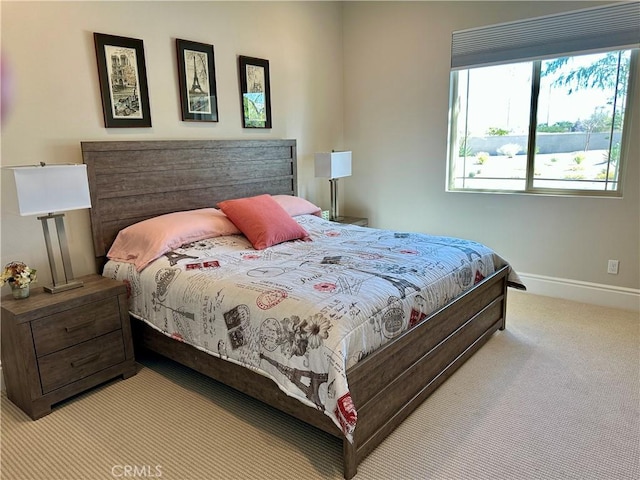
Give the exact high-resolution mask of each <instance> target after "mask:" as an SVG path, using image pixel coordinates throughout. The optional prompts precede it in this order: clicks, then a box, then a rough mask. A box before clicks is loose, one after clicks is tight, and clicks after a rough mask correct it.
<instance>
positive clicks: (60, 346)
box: [1, 275, 136, 420]
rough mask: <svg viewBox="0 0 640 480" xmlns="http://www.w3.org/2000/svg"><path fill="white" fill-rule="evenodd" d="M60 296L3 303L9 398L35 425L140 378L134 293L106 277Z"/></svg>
mask: <svg viewBox="0 0 640 480" xmlns="http://www.w3.org/2000/svg"><path fill="white" fill-rule="evenodd" d="M80 280H82V281H83V282H84V285H83V286H82V287H79V288H76V289H73V290H67V291H65V292H60V293H55V294H51V293H47V292H44V291H43V290H42V288H37V287H36V288H35V289H32V293H31V296H29V298H26V299H21V300H15V299H13V298H12V297H11V296H6V297H3V298H2V319H1V321H2V332H1V334H2V371H3V374H4V378H5V383H6V388H7V397H8V398H9V400H11V401H12V402H13V403H15V404H16V405H17V406H18V407H20V408H21V409H22V410H23V411H24V412H25V413H26V414H27V415H29V416H30V417H31V418H32V419H34V420H36V419H38V418H40V417H43V416H45V415H47V414H49V413H51V406H52V405H53V404H55V403H58V402H60V401H62V400H66V399H67V398H69V397H71V396H73V395H76V394H78V393H81V392H83V391H85V390H87V389H89V388H91V387H95V386H96V385H99V384H101V383H104V382H106V381H107V380H111V379H113V378H115V377H118V376H122V377H123V378H128V377H131V376H132V375H134V374H135V373H136V365H135V359H134V356H133V341H132V339H131V324H130V320H129V312H128V304H127V289H126V286H125V285H124V284H123V283H122V282H118V281H116V280H111V279H108V278H105V277H102V276H100V275H88V276H86V277H82V278H81V279H80Z"/></svg>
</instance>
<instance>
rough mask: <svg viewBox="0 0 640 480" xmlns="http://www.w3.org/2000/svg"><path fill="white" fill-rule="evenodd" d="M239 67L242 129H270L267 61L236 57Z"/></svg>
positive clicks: (269, 93)
mask: <svg viewBox="0 0 640 480" xmlns="http://www.w3.org/2000/svg"><path fill="white" fill-rule="evenodd" d="M238 63H239V65H240V102H241V105H242V126H243V127H244V128H271V92H270V90H271V86H270V83H269V61H268V60H263V59H261V58H253V57H245V56H242V55H240V56H239V57H238Z"/></svg>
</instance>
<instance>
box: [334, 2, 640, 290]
mask: <svg viewBox="0 0 640 480" xmlns="http://www.w3.org/2000/svg"><path fill="white" fill-rule="evenodd" d="M595 5H597V3H595V2H352V3H348V4H345V9H344V31H345V38H344V69H345V144H346V145H347V146H348V148H350V149H353V176H352V177H350V178H348V179H345V182H344V183H345V190H346V195H345V199H346V209H345V210H346V212H345V213H350V214H361V215H363V216H368V217H369V219H370V223H371V224H373V225H374V226H376V227H382V228H393V229H401V230H417V231H421V232H428V233H434V234H446V235H455V236H460V237H465V238H471V239H475V240H478V241H481V242H483V243H486V244H488V245H489V246H491V247H493V248H494V249H496V250H497V251H498V252H499V253H501V254H502V255H503V256H505V257H506V258H507V259H508V260H509V261H510V262H511V263H512V264H513V265H514V267H515V268H516V270H518V271H520V272H523V273H528V274H533V275H540V276H548V277H556V278H561V279H570V280H573V281H578V282H590V283H596V284H604V285H611V286H617V287H626V288H633V289H638V288H639V287H640V271H639V270H640V259H639V249H640V246H639V245H640V239H639V233H640V225H639V221H640V213H639V209H640V200H639V190H640V181H639V178H640V173H639V164H640V148H639V147H640V142H639V139H638V136H637V135H634V138H633V142H632V144H631V145H630V150H629V157H628V159H627V167H628V168H627V175H626V179H625V184H624V198H622V199H604V198H568V197H566V198H565V197H550V196H544V197H543V196H532V195H496V194H493V195H492V194H474V193H446V192H445V178H446V173H445V170H446V143H447V116H448V101H449V97H448V95H449V70H450V45H451V32H452V31H453V30H459V29H465V28H471V27H476V26H481V25H490V24H493V23H499V22H504V21H511V20H515V19H518V18H524V17H528V16H538V15H543V14H548V13H553V12H558V11H562V10H570V9H577V8H584V7H592V6H595ZM639 87H640V82H636V92H635V95H636V96H635V98H636V100H638V99H640V94H638V91H637V90H638V88H639ZM637 105H638V102H637V101H636V107H637ZM634 110H635V115H634V117H633V118H632V120H631V121H632V125H631V130H632V131H635V132H637V131H639V128H640V120H639V118H638V114H639V111H640V109H639V108H635V109H634ZM608 259H618V260H620V273H619V275H617V276H614V275H608V274H607V273H606V268H607V260H608Z"/></svg>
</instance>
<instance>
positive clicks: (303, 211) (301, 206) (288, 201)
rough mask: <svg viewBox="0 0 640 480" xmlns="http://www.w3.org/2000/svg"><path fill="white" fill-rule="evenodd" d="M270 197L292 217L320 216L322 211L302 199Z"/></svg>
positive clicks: (289, 196) (283, 196)
mask: <svg viewBox="0 0 640 480" xmlns="http://www.w3.org/2000/svg"><path fill="white" fill-rule="evenodd" d="M272 197H273V199H274V200H275V201H276V202H278V204H279V205H280V206H281V207H282V208H284V209H285V210H286V211H287V213H288V214H289V215H291V216H292V217H296V216H298V215H315V216H316V217H321V216H322V209H321V208H320V207H318V206H317V205H314V204H313V203H311V202H310V201H309V200H305V199H304V198H302V197H294V196H292V195H272Z"/></svg>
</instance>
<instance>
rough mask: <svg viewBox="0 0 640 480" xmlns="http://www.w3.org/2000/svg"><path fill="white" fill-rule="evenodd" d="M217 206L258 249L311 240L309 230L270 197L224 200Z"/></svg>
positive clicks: (260, 196)
mask: <svg viewBox="0 0 640 480" xmlns="http://www.w3.org/2000/svg"><path fill="white" fill-rule="evenodd" d="M218 207H219V208H220V210H222V211H223V212H224V213H225V214H226V215H227V217H229V219H230V220H231V221H232V222H233V223H235V225H236V227H238V228H239V229H240V230H241V231H242V233H244V235H245V237H247V238H248V239H249V241H250V242H251V245H253V248H255V249H256V250H264V249H265V248H267V247H270V246H272V245H276V244H278V243H282V242H286V241H288V240H297V239H307V238H308V237H309V234H308V233H307V231H306V230H305V229H304V228H302V227H301V226H300V225H298V222H296V221H295V220H294V219H293V218H292V217H291V215H289V214H288V213H287V211H286V210H285V209H284V208H282V207H281V206H280V205H278V202H276V201H275V200H274V199H273V198H272V197H271V195H266V194H265V195H258V196H257V197H247V198H238V199H235V200H225V201H224V202H220V203H219V204H218Z"/></svg>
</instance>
